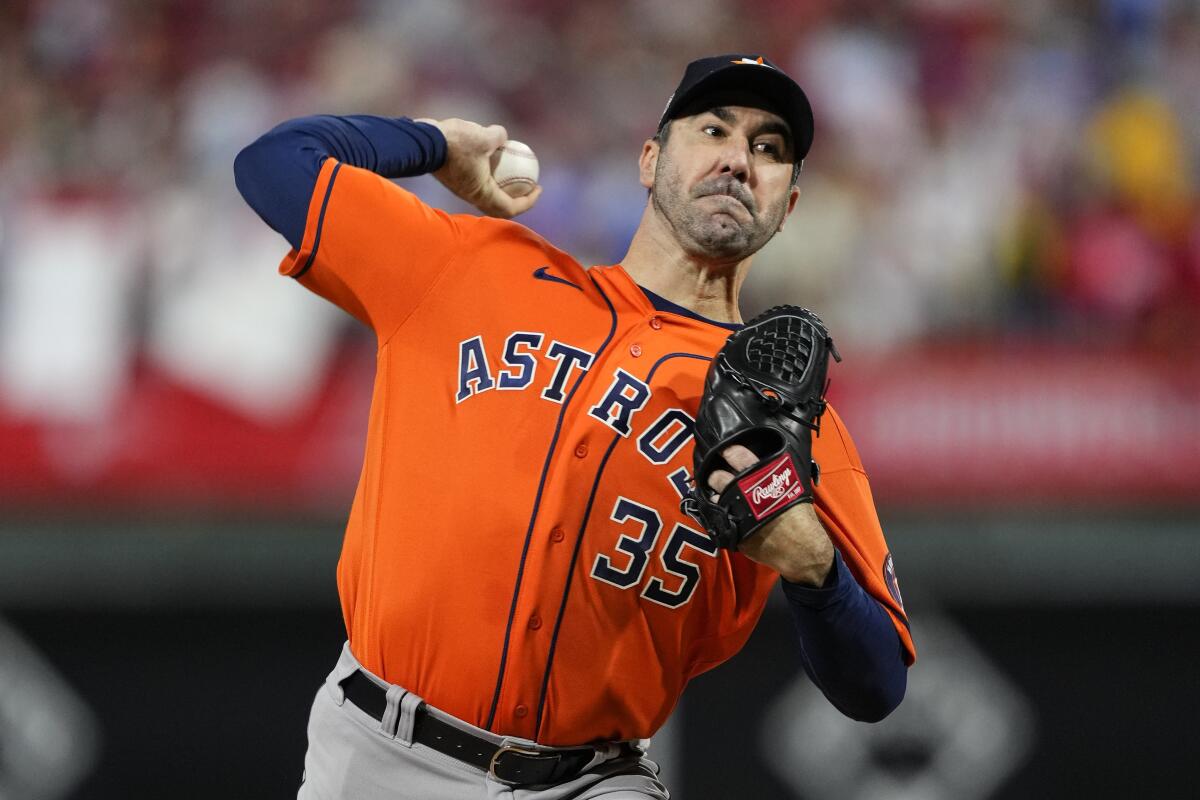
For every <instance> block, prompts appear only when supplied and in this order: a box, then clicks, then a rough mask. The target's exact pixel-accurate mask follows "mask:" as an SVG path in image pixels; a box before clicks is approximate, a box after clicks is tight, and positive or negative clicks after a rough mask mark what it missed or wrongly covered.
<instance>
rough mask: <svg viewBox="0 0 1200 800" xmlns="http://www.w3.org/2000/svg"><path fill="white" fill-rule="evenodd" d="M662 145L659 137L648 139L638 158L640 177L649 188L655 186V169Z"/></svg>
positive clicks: (643, 184)
mask: <svg viewBox="0 0 1200 800" xmlns="http://www.w3.org/2000/svg"><path fill="white" fill-rule="evenodd" d="M661 147H662V145H660V144H659V142H658V140H657V139H647V140H646V143H645V144H643V145H642V154H641V156H640V157H639V158H638V179H639V180H640V181H641V183H642V186H644V187H646V188H647V189H649V188H651V187H652V186H654V170H655V168H656V167H657V166H658V153H659V150H660V148H661Z"/></svg>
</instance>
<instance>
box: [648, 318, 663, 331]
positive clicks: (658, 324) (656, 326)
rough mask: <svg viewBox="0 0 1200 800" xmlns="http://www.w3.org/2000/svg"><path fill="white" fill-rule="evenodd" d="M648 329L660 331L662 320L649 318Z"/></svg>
mask: <svg viewBox="0 0 1200 800" xmlns="http://www.w3.org/2000/svg"><path fill="white" fill-rule="evenodd" d="M650 327H651V328H654V330H656V331H658V330H662V320H661V319H659V318H658V317H651V318H650Z"/></svg>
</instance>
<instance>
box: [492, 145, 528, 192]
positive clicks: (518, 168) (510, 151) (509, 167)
mask: <svg viewBox="0 0 1200 800" xmlns="http://www.w3.org/2000/svg"><path fill="white" fill-rule="evenodd" d="M492 176H493V177H494V178H495V179H496V183H498V184H500V188H501V189H503V190H504V192H505V194H507V195H508V196H509V197H523V196H525V195H527V194H529V193H530V192H532V191H533V187H535V186H537V180H538V160H537V156H535V155H534V154H533V151H532V150H530V149H529V145H527V144H524V143H523V142H518V141H516V140H515V139H509V140H508V141H507V142H505V143H504V144H503V145H502V146H501V147H500V149H498V150H497V151H496V152H495V153H492Z"/></svg>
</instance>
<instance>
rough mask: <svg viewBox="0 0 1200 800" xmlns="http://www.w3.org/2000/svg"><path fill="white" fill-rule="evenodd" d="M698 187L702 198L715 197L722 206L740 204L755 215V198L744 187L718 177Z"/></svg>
mask: <svg viewBox="0 0 1200 800" xmlns="http://www.w3.org/2000/svg"><path fill="white" fill-rule="evenodd" d="M696 188H697V192H696V194H697V196H698V197H700V198H706V197H715V198H717V199H718V202H719V203H720V204H721V205H722V206H730V208H733V207H734V206H738V207H740V208H741V210H742V211H744V212H745V213H747V214H749V215H750V217H751V218H753V217H754V198H753V197H751V196H747V195H749V192H747V191H745V189H744V187H742V186H741V185H740V184H736V183H734V182H733V181H730V180H727V179H717V180H714V181H712V182H710V183H708V184H707V185H706V184H701V185H700V186H698V187H696ZM722 198H724V200H722Z"/></svg>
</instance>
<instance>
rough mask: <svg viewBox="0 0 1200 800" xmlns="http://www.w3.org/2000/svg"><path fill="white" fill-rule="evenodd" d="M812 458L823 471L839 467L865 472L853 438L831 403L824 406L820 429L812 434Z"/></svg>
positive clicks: (838, 468) (839, 468)
mask: <svg viewBox="0 0 1200 800" xmlns="http://www.w3.org/2000/svg"><path fill="white" fill-rule="evenodd" d="M813 458H814V459H815V460H816V461H817V463H818V464H820V465H821V472H823V473H826V472H834V471H836V470H841V469H852V470H857V471H859V472H863V473H865V472H866V470H864V469H863V464H862V458H860V457H859V455H858V448H857V447H856V446H855V444H854V439H853V438H851V436H850V431H849V430H848V429H847V428H846V423H845V422H844V421H843V420H842V418H841V416H840V415H839V414H838V412H837V410H836V409H835V408H834V407H833V405H829V406H827V407H826V409H825V413H824V415H822V417H821V430H820V432H819V433H818V434H816V435H814V436H813Z"/></svg>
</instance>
